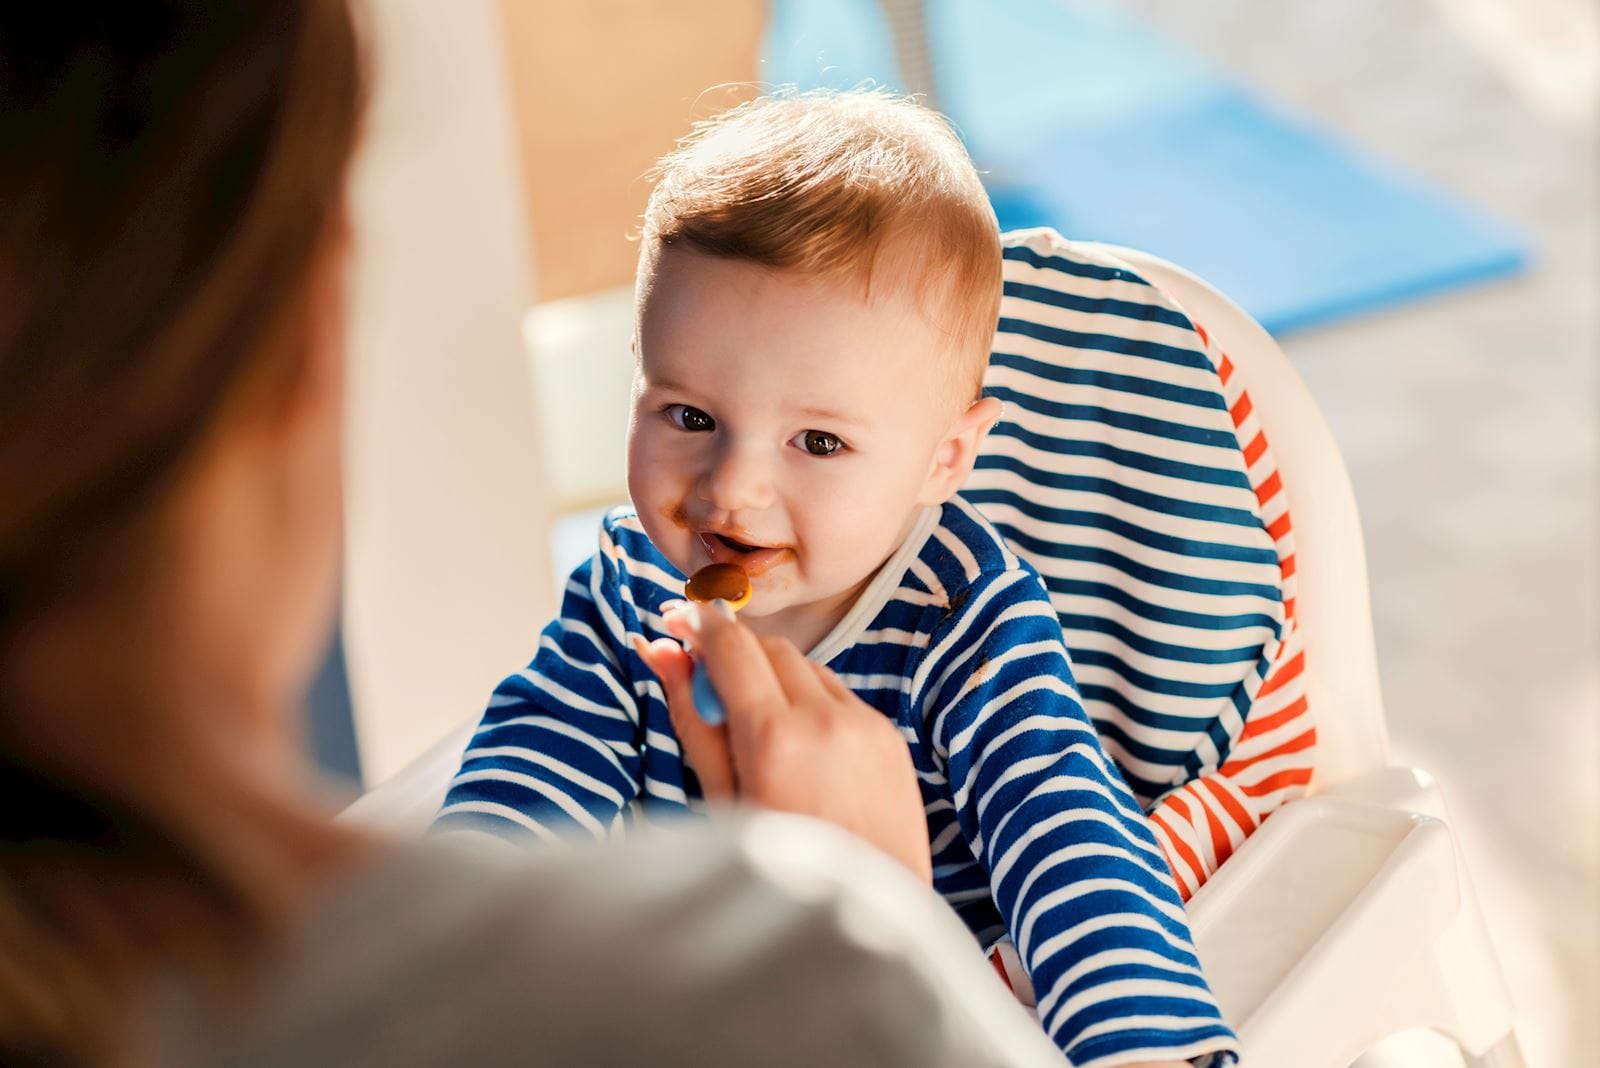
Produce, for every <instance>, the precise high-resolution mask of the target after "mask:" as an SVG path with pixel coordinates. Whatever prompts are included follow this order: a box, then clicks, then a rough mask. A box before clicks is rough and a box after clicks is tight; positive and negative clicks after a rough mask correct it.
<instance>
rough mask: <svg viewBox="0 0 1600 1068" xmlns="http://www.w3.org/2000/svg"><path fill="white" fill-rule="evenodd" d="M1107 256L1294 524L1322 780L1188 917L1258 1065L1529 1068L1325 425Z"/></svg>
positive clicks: (1138, 266)
mask: <svg viewBox="0 0 1600 1068" xmlns="http://www.w3.org/2000/svg"><path fill="white" fill-rule="evenodd" d="M1086 247H1088V246H1086ZM1098 250H1099V251H1100V252H1102V253H1103V254H1105V255H1107V256H1109V257H1111V258H1114V259H1116V260H1118V261H1120V262H1121V263H1123V264H1126V265H1127V266H1128V267H1130V268H1132V269H1133V270H1134V271H1135V272H1136V273H1137V274H1138V275H1140V276H1142V277H1143V278H1144V279H1145V280H1146V281H1149V282H1150V283H1152V284H1154V285H1155V286H1157V287H1158V288H1159V289H1160V290H1162V291H1163V292H1164V293H1165V294H1166V295H1167V296H1168V297H1170V298H1171V299H1172V300H1174V301H1175V302H1176V303H1177V304H1178V305H1179V306H1180V307H1182V308H1183V309H1184V311H1185V312H1187V313H1188V314H1190V315H1191V316H1193V318H1195V319H1196V320H1198V321H1200V322H1203V323H1204V325H1205V327H1206V329H1207V330H1208V331H1209V333H1210V334H1211V335H1212V336H1213V337H1214V338H1215V339H1216V340H1217V342H1218V343H1219V346H1220V347H1221V348H1222V349H1223V350H1224V351H1226V352H1227V353H1228V355H1229V357H1230V358H1231V360H1232V361H1233V364H1234V366H1235V368H1236V370H1237V372H1238V373H1239V374H1240V375H1242V376H1244V379H1245V381H1246V382H1247V383H1248V387H1249V390H1250V393H1251V395H1252V397H1253V399H1254V402H1255V406H1256V412H1257V414H1258V416H1259V418H1260V421H1261V423H1262V425H1263V429H1264V430H1265V432H1266V434H1267V436H1268V437H1269V438H1270V440H1271V442H1272V446H1273V449H1274V451H1275V454H1276V459H1277V464H1278V469H1279V471H1280V472H1281V474H1282V478H1283V482H1284V486H1285V488H1286V492H1287V493H1288V495H1289V498H1290V503H1291V508H1292V510H1293V512H1294V517H1295V530H1296V537H1297V545H1298V549H1297V554H1298V559H1299V572H1298V582H1299V592H1298V601H1299V607H1298V613H1299V619H1300V626H1301V628H1302V633H1303V638H1304V642H1305V648H1306V664H1307V666H1306V676H1307V677H1306V688H1307V693H1308V697H1309V701H1310V707H1311V708H1312V709H1313V711H1314V713H1315V716H1316V721H1317V732H1318V743H1317V744H1318V749H1317V762H1316V766H1315V772H1314V778H1313V780H1312V782H1311V785H1310V788H1309V791H1308V795H1307V796H1306V797H1304V798H1301V799H1298V800H1294V801H1290V802H1289V803H1288V804H1286V805H1284V806H1283V807H1282V808H1280V809H1278V810H1277V811H1276V812H1275V813H1274V814H1273V815H1272V817H1271V818H1270V819H1268V820H1267V821H1266V822H1265V823H1264V824H1262V825H1261V827H1260V828H1259V829H1257V830H1256V831H1255V833H1254V834H1253V835H1252V836H1251V837H1249V838H1248V839H1247V840H1246V841H1245V842H1244V843H1243V844H1242V845H1241V846H1240V847H1239V848H1238V849H1237V851H1236V852H1234V853H1233V855H1232V856H1231V857H1230V858H1229V859H1228V860H1227V861H1226V862H1225V863H1224V864H1223V865H1222V866H1221V868H1219V869H1218V870H1217V871H1216V873H1215V874H1213V875H1212V876H1211V877H1210V879H1209V881H1207V882H1206V883H1205V884H1204V885H1202V886H1201V887H1200V888H1199V890H1198V891H1197V892H1196V893H1195V894H1194V896H1193V897H1192V898H1191V899H1190V901H1189V904H1188V910H1189V916H1190V922H1191V925H1192V929H1193V934H1194V938H1195V943H1196V946H1197V948H1198V951H1199V954H1200V957H1201V959H1202V961H1203V963H1204V965H1205V969H1206V972H1207V975H1208V977H1209V979H1210V981H1211V984H1212V987H1213V990H1214V991H1215V993H1216V995H1217V998H1218V1000H1219V1002H1220V1004H1221V1006H1222V1010H1223V1014H1224V1016H1225V1018H1226V1019H1227V1020H1228V1021H1229V1023H1230V1024H1232V1025H1233V1026H1234V1027H1235V1028H1236V1029H1237V1031H1238V1033H1239V1036H1240V1038H1241V1040H1242V1042H1243V1046H1244V1050H1245V1055H1246V1063H1247V1064H1250V1065H1256V1066H1262V1068H1345V1066H1347V1065H1349V1064H1350V1063H1351V1062H1352V1061H1354V1060H1355V1059H1356V1058H1357V1057H1358V1056H1360V1054H1361V1053H1363V1052H1364V1051H1366V1050H1367V1049H1369V1048H1370V1047H1371V1046H1373V1045H1374V1044H1375V1043H1376V1042H1378V1041H1379V1040H1381V1039H1383V1038H1384V1037H1386V1036H1388V1035H1391V1034H1393V1033H1396V1032H1398V1031H1402V1030H1406V1029H1410V1028H1415V1027H1430V1028H1433V1029H1435V1030H1437V1031H1440V1032H1442V1033H1444V1034H1446V1035H1448V1036H1449V1037H1451V1038H1452V1039H1453V1040H1454V1041H1455V1042H1456V1043H1457V1044H1458V1045H1459V1046H1460V1048H1461V1050H1462V1052H1463V1054H1464V1056H1465V1057H1466V1059H1467V1062H1468V1064H1469V1065H1481V1066H1493V1068H1517V1066H1519V1065H1521V1064H1522V1063H1523V1062H1522V1058H1521V1055H1520V1053H1519V1051H1518V1047H1517V1044H1516V1041H1515V1037H1514V1034H1513V1031H1512V1011H1511V1002H1510V997H1509V994H1508V992H1507V990H1506V988H1505V985H1504V982H1503V980H1502V978H1501V975H1500V970H1499V965H1498V962H1497V960H1496V958H1495V955H1494V952H1493V949H1492V947H1491V945H1490V943H1489V939H1488V936H1487V932H1486V931H1485V928H1484V923H1483V918H1482V915H1481V912H1480V910H1479V906H1478V903H1477V899H1476V896H1475V895H1474V893H1473V889H1472V884H1471V881H1470V879H1469V878H1468V875H1467V872H1466V870H1465V868H1464V867H1463V865H1462V863H1461V859H1460V854H1459V851H1458V849H1457V847H1456V844H1455V841H1454V837H1453V835H1452V832H1451V830H1450V826H1449V823H1448V818H1447V815H1446V811H1445V807H1444V803H1443V800H1442V798H1441V796H1440V793H1439V790H1438V788H1437V786H1436V785H1435V783H1434V782H1433V780H1432V779H1431V778H1430V777H1429V776H1428V775H1427V774H1426V773H1425V772H1423V771H1420V770H1418V769H1414V768H1407V767H1400V766H1394V765H1391V764H1390V761H1389V750H1388V739H1387V735H1386V731H1385V727H1384V720H1383V705H1382V698H1381V693H1380V688H1379V683H1378V675H1377V664H1376V657H1375V653H1374V648H1373V639H1372V624H1371V610H1370V605H1369V602H1368V595H1367V586H1366V561H1365V553H1364V550H1363V548H1362V542H1361V531H1360V525H1359V521H1358V518H1357V513H1356V507H1355V500H1354V495H1353V492H1352V490H1351V487H1350V482H1349V478H1348V476H1347V474H1346V472H1345V469H1344V465H1343V463H1342V461H1341V460H1340V458H1339V453H1338V449H1337V446H1336V445H1335V443H1334V441H1333V437H1332V435H1331V433H1330V432H1329V430H1328V428H1327V425H1326V423H1325V422H1324V421H1323V419H1322V417H1321V415H1320V413H1319V412H1318V410H1317V408H1316V405H1315V403H1314V401H1313V400H1312V399H1311V396H1310V394H1309V393H1308V391H1307V390H1306V388H1305V385H1304V384H1303V383H1302V382H1301V380H1300V378H1299V376H1298V375H1297V374H1296V373H1295V371H1294V369H1293V368H1292V366H1291V365H1290V364H1289V362H1288V360H1287V358H1286V357H1285V356H1284V355H1283V352H1282V351H1281V349H1280V348H1279V347H1278V345H1277V344H1276V342H1274V341H1273V340H1272V338H1271V337H1270V336H1269V335H1268V334H1267V333H1266V332H1265V331H1264V330H1262V329H1261V327H1260V326H1259V325H1258V324H1256V323H1255V321H1254V320H1252V319H1251V318H1250V317H1249V316H1248V315H1247V314H1246V313H1245V312H1243V311H1242V310H1240V309H1239V308H1238V307H1237V306H1235V305H1234V304H1233V303H1231V302H1230V301H1229V300H1228V299H1227V298H1225V297H1223V296H1222V295H1221V294H1219V293H1218V292H1217V291H1216V290H1214V289H1212V288H1211V287H1210V286H1209V285H1207V284H1206V283H1204V282H1203V281H1201V280H1199V279H1197V278H1195V277H1194V276H1193V275H1190V274H1188V273H1187V272H1185V271H1183V270H1181V269H1179V268H1177V267H1174V266H1173V265H1171V264H1169V263H1166V262H1164V261H1162V260H1160V259H1158V258H1156V257H1153V256H1149V255H1146V254H1143V253H1139V252H1135V251H1132V250H1128V249H1121V248H1113V247H1109V246H1099V247H1098ZM437 652H438V654H439V655H441V656H443V655H448V651H445V650H438V651H437ZM476 722H477V715H476V714H474V715H472V716H471V717H470V718H469V719H468V720H467V721H466V722H464V723H462V724H461V726H460V727H458V728H457V729H455V730H454V731H452V732H451V733H450V734H449V735H447V736H446V737H445V738H443V739H441V740H440V741H439V742H438V743H436V744H435V745H434V746H433V747H432V748H430V749H429V750H428V751H427V752H425V753H424V754H423V755H422V756H420V757H418V758H417V759H416V760H415V761H414V762H413V763H412V764H411V765H410V766H408V767H407V768H406V769H405V770H404V771H402V772H401V773H399V774H398V775H396V776H395V777H394V778H392V779H390V780H389V781H388V782H386V783H384V784H382V785H380V786H378V787H376V788H375V789H373V790H372V791H370V792H369V793H368V794H367V795H366V796H364V797H362V798H361V799H360V800H359V801H357V802H356V803H355V804H354V805H352V806H351V807H350V809H349V810H348V811H347V813H346V818H348V819H351V820H355V821H359V822H363V823H367V824H371V825H374V826H379V827H383V828H385V829H387V830H390V831H392V832H395V833H399V834H416V833H420V831H421V830H422V829H423V828H425V827H426V826H427V824H428V822H429V820H430V819H431V818H432V815H433V813H434V812H435V811H437V809H438V807H439V804H440V802H441V801H442V799H443V797H444V793H445V790H446V786H447V784H448V781H449V779H450V776H451V775H452V773H453V772H454V771H455V769H456V766H457V764H458V763H459V760H460V756H461V753H462V751H463V749H464V748H465V746H466V744H467V741H468V740H469V738H470V737H471V734H472V731H473V728H474V727H475V725H476Z"/></svg>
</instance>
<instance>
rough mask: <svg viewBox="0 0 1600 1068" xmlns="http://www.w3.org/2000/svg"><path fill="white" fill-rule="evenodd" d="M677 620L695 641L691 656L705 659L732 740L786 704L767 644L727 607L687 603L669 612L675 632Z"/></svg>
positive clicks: (757, 726) (756, 728) (755, 728)
mask: <svg viewBox="0 0 1600 1068" xmlns="http://www.w3.org/2000/svg"><path fill="white" fill-rule="evenodd" d="M680 621H681V622H680ZM679 626H681V627H682V628H683V629H684V630H685V631H686V632H687V637H688V639H689V640H690V641H692V642H693V643H694V647H695V657H696V658H697V659H698V660H699V661H700V662H701V663H702V664H704V665H705V669H706V671H707V672H708V673H709V674H710V675H711V684H712V685H713V686H714V687H716V690H717V696H718V697H721V698H722V707H723V708H724V709H725V710H726V712H727V714H728V727H729V729H730V730H731V731H732V732H733V735H734V739H735V744H737V740H738V738H739V737H740V736H741V735H742V736H744V737H751V736H752V735H754V734H755V733H757V732H758V731H759V730H760V728H761V725H762V724H763V723H764V722H765V721H767V720H769V719H771V718H772V717H773V716H776V715H779V714H780V713H781V711H782V709H784V708H785V707H787V705H788V703H789V702H788V698H787V697H786V696H785V693H784V689H783V686H782V685H781V684H780V683H779V682H778V676H777V674H776V672H774V671H773V668H772V661H771V660H770V659H768V656H767V652H766V650H765V649H763V648H762V647H761V642H760V640H758V639H757V638H756V636H755V635H754V634H753V633H751V631H750V629H749V628H748V627H745V626H743V625H742V624H740V623H738V622H736V621H735V620H734V618H733V616H732V614H731V613H724V612H722V611H720V610H718V609H715V608H709V607H707V606H705V605H698V604H691V605H689V606H688V607H687V608H685V609H684V610H683V611H682V612H680V613H677V614H675V615H674V617H673V623H672V625H671V626H669V629H673V631H674V633H677V632H678V630H677V628H678V627H679Z"/></svg>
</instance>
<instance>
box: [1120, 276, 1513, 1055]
mask: <svg viewBox="0 0 1600 1068" xmlns="http://www.w3.org/2000/svg"><path fill="white" fill-rule="evenodd" d="M1105 251H1106V252H1107V253H1109V254H1110V255H1112V256H1114V257H1115V258H1117V259H1119V260H1121V261H1123V262H1125V263H1127V264H1128V265H1129V266H1130V267H1132V268H1133V269H1134V270H1135V271H1136V272H1137V273H1139V274H1140V275H1142V276H1143V277H1144V278H1145V279H1146V280H1147V281H1149V282H1151V283H1153V284H1154V285H1156V286H1157V287H1159V288H1160V289H1162V290H1163V291H1164V292H1165V293H1166V294H1167V295H1168V296H1170V297H1171V298H1173V299H1174V300H1175V301H1176V302H1177V303H1178V304H1179V305H1180V306H1182V307H1183V308H1184V310H1185V311H1187V312H1188V313H1190V314H1191V315H1192V316H1194V318H1196V319H1197V320H1199V321H1201V322H1203V323H1204V324H1205V325H1206V328H1207V330H1209V331H1210V333H1211V334H1212V336H1213V337H1214V338H1216V340H1217V341H1218V342H1219V345H1220V347H1221V348H1222V349H1223V350H1224V351H1226V352H1227V353H1228V355H1229V357H1230V358H1231V359H1232V360H1233V363H1234V366H1235V367H1236V369H1237V371H1238V373H1239V374H1240V375H1242V376H1243V377H1244V380H1245V381H1246V382H1247V383H1248V384H1249V388H1250V392H1251V395H1252V397H1253V398H1254V400H1255V405H1256V413H1257V415H1258V417H1259V418H1260V420H1261V422H1262V424H1263V429H1264V430H1265V431H1266V433H1267V436H1268V437H1269V439H1270V440H1271V441H1272V444H1273V448H1274V450H1275V452H1276V455H1277V460H1278V468H1279V471H1280V472H1281V473H1282V475H1283V481H1284V486H1285V490H1286V492H1287V493H1288V495H1289V498H1290V506H1291V508H1292V510H1293V512H1294V516H1295V531H1296V537H1297V542H1298V556H1299V562H1300V566H1299V572H1298V576H1299V613H1300V625H1301V627H1302V629H1303V635H1304V640H1305V645H1306V651H1307V656H1306V669H1305V670H1306V673H1307V679H1306V685H1307V690H1308V695H1309V698H1310V703H1311V708H1312V709H1313V711H1314V713H1315V715H1316V720H1317V736H1318V737H1317V743H1318V750H1319V751H1318V758H1317V764H1316V769H1315V773H1314V777H1313V779H1312V783H1311V787H1310V790H1309V793H1308V796H1307V797H1305V798H1303V799H1300V800H1297V801H1291V802H1289V803H1288V804H1287V805H1285V806H1284V807H1283V808H1281V809H1279V810H1278V811H1277V812H1276V813H1275V814H1274V815H1273V816H1272V818H1271V819H1269V820H1267V821H1266V822H1265V823H1263V824H1262V826H1261V827H1260V828H1259V829H1258V830H1257V831H1256V832H1255V833H1254V834H1253V835H1251V837H1250V838H1249V839H1247V840H1246V841H1245V843H1244V844H1243V845H1242V846H1241V847H1240V848H1239V849H1238V851H1237V852H1235V853H1234V854H1233V856H1232V857H1230V858H1229V859H1228V861H1227V862H1226V863H1225V864H1223V865H1222V867H1221V868H1220V869H1218V871H1217V872H1216V873H1215V874H1214V875H1213V876H1212V877H1211V878H1210V880H1209V881H1208V882H1207V883H1206V884H1205V885H1203V886H1202V887H1201V888H1200V889H1199V890H1198V891H1197V892H1196V893H1195V895H1194V897H1193V898H1191V899H1190V901H1189V906H1188V911H1189V919H1190V924H1191V926H1192V930H1193V934H1194V938H1195V944H1196V946H1197V948H1198V950H1199V953H1200V957H1201V960H1202V961H1203V962H1204V964H1205V969H1206V974H1207V976H1208V978H1209V979H1210V981H1211V984H1212V988H1213V990H1214V991H1215V992H1216V994H1217V997H1218V999H1219V1000H1220V1002H1221V1004H1222V1011H1223V1015H1224V1017H1225V1018H1226V1019H1227V1020H1228V1021H1229V1022H1230V1023H1232V1024H1233V1026H1234V1027H1235V1028H1236V1029H1237V1030H1238V1033H1239V1037H1240V1039H1241V1041H1242V1042H1243V1045H1244V1050H1245V1054H1246V1058H1247V1061H1248V1062H1249V1063H1251V1064H1255V1065H1262V1066H1268V1068H1276V1066H1279V1065H1283V1066H1297V1068H1298V1066H1305V1068H1313V1066H1323V1065H1325V1066H1327V1068H1336V1066H1344V1065H1348V1064H1350V1062H1351V1061H1353V1060H1354V1059H1355V1058H1356V1057H1358V1056H1359V1055H1360V1054H1361V1053H1362V1052H1364V1051H1365V1050H1367V1049H1368V1048H1370V1047H1371V1046H1372V1045H1374V1044H1375V1043H1376V1042H1377V1041H1378V1040H1380V1039H1382V1038H1384V1037H1386V1036H1388V1035H1391V1034H1394V1033H1396V1032H1398V1031H1402V1030H1406V1029H1409V1028H1413V1027H1424V1026H1425V1027H1431V1028H1433V1029H1435V1030H1437V1031H1440V1032H1442V1033H1444V1034H1445V1035H1448V1036H1449V1037H1450V1038H1451V1039H1453V1040H1454V1041H1455V1042H1456V1043H1457V1045H1459V1046H1460V1048H1461V1051H1462V1054H1463V1056H1464V1057H1465V1059H1466V1062H1467V1063H1468V1064H1469V1065H1482V1066H1486V1068H1487V1066H1493V1068H1516V1066H1520V1065H1521V1064H1522V1063H1523V1061H1522V1056H1521V1053H1520V1050H1519V1048H1518V1046H1517V1042H1516V1038H1515V1035H1514V1033H1513V1030H1512V1008H1511V998H1510V995H1509V993H1508V991H1507V990H1506V987H1505V983H1504V980H1503V979H1502V977H1501V974H1500V967H1499V963H1498V960H1497V959H1496V957H1495V954H1494V950H1493V947H1492V946H1491V944H1490V942H1489V938H1488V934H1487V931H1486V930H1485V927H1484V922H1483V915H1482V912H1481V911H1480V909H1479V906H1478V901H1477V897H1476V895H1475V894H1474V892H1473V888H1472V882H1471V879H1470V878H1469V876H1468V874H1467V871H1466V869H1465V867H1464V866H1463V865H1462V862H1461V857H1460V852H1459V850H1458V848H1457V846H1456V844H1455V840H1454V836H1453V834H1452V832H1451V830H1450V826H1449V822H1448V816H1447V814H1446V810H1445V806H1444V800H1443V797H1442V796H1441V794H1440V791H1439V788H1438V786H1437V784H1436V783H1435V782H1434V781H1433V779H1432V778H1431V777H1430V776H1429V775H1428V774H1427V773H1426V772H1424V771H1421V770H1419V769H1417V768H1408V767H1401V766H1397V765H1393V764H1391V763H1390V761H1389V743H1388V735H1387V731H1386V730H1385V727H1384V717H1383V700H1382V695H1381V692H1380V689H1379V684H1378V671H1377V659H1376V655H1375V653H1374V648H1373V638H1372V612H1371V606H1370V603H1369V601H1368V594H1367V577H1366V553H1365V550H1364V549H1363V547H1362V541H1361V526H1360V520H1359V518H1358V516H1357V512H1356V504H1355V495H1354V493H1353V491H1352V489H1351V486H1350V479H1349V476H1348V474H1347V473H1346V471H1345V467H1344V463H1343V461H1342V460H1341V459H1340V457H1339V450H1338V446H1337V445H1336V444H1335V442H1334V439H1333V435H1332V433H1331V432H1330V431H1329V429H1328V426H1327V423H1326V422H1325V421H1324V420H1323V418H1322V415H1321V413H1320V412H1319V411H1318V410H1317V406H1316V403H1315V401H1313V400H1312V398H1311V395H1310V393H1309V392H1308V391H1307V389H1306V387H1305V383H1304V382H1302V381H1301V380H1300V377H1299V375H1298V374H1296V373H1295V371H1294V368H1293V367H1292V366H1291V365H1290V363H1289V361H1288V359H1287V357H1285V356H1284V354H1283V352H1282V350H1281V349H1280V348H1279V347H1278V345H1277V343H1276V342H1275V341H1273V339H1272V338H1271V337H1270V336H1269V335H1268V334H1267V332H1266V331H1265V330H1263V329H1262V328H1261V327H1260V326H1259V325H1258V324H1257V323H1256V322H1255V320H1253V319H1252V318H1250V316H1249V315H1247V314H1246V313H1245V312H1244V311H1242V310H1241V309H1240V308H1239V307H1238V306H1236V305H1235V304H1233V303H1232V302H1231V301H1230V300H1228V299H1227V298H1226V297H1224V296H1223V295H1222V294H1220V293H1218V292H1217V291H1216V290H1215V289H1213V288H1212V287H1211V286H1209V285H1207V284H1206V283H1205V282H1203V281H1201V280H1200V279H1198V278H1196V277H1195V276H1193V275H1191V274H1189V273H1188V272H1187V271H1184V270H1182V269H1181V268H1178V267H1175V266H1173V265H1172V264H1170V263H1167V262H1165V261H1163V260H1161V259H1159V258H1157V257H1155V256H1150V255H1147V254H1145V253H1141V252H1135V251H1133V250H1131V249H1123V248H1109V247H1108V248H1105Z"/></svg>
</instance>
